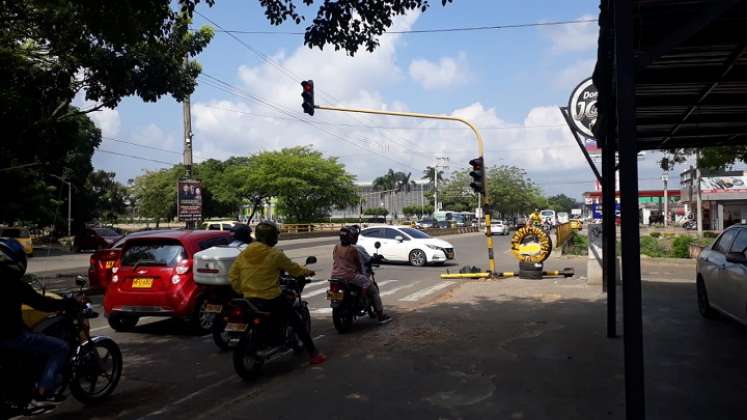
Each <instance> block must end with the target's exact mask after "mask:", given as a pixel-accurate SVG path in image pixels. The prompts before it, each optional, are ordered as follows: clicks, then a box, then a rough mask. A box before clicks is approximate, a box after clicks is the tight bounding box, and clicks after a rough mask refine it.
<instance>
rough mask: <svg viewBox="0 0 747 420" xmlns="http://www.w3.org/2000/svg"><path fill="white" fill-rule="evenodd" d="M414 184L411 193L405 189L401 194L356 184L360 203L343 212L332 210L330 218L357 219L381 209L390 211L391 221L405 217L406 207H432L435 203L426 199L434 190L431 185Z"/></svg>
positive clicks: (423, 182)
mask: <svg viewBox="0 0 747 420" xmlns="http://www.w3.org/2000/svg"><path fill="white" fill-rule="evenodd" d="M414 182H415V184H414V185H412V184H411V185H410V188H409V191H406V189H405V188H403V189H402V190H401V191H399V192H388V193H382V192H378V191H375V190H374V188H373V183H371V182H359V183H356V186H357V187H358V192H357V194H358V197H359V203H358V204H357V205H354V206H350V207H348V208H345V209H342V210H338V209H332V210H331V214H330V217H331V218H332V219H349V218H356V217H359V216H360V215H361V214H363V213H365V212H366V209H370V208H377V207H381V208H385V209H387V211H389V216H387V218H389V219H391V218H392V217H403V216H404V214H403V213H402V209H403V208H405V207H408V206H426V205H428V204H431V205H432V204H433V202H432V201H428V200H427V199H426V197H425V194H426V193H429V192H431V191H432V190H433V188H432V187H431V185H430V183H429V182H428V181H426V180H417V181H414Z"/></svg>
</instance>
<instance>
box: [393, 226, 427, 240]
mask: <svg viewBox="0 0 747 420" xmlns="http://www.w3.org/2000/svg"><path fill="white" fill-rule="evenodd" d="M400 230H401V231H402V232H404V233H406V234H408V235H410V236H411V237H412V238H414V239H428V238H430V237H431V236H430V235H428V234H427V233H425V232H423V231H420V230H417V229H413V228H402V229H400Z"/></svg>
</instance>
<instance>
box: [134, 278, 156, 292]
mask: <svg viewBox="0 0 747 420" xmlns="http://www.w3.org/2000/svg"><path fill="white" fill-rule="evenodd" d="M151 287H153V279H151V278H143V277H138V278H134V279H132V288H133V289H150V288H151Z"/></svg>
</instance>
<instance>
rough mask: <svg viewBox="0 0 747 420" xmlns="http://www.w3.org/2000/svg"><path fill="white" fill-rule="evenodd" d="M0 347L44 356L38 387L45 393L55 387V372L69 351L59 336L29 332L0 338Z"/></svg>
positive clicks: (62, 363)
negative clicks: (44, 361)
mask: <svg viewBox="0 0 747 420" xmlns="http://www.w3.org/2000/svg"><path fill="white" fill-rule="evenodd" d="M0 349H2V350H11V351H17V352H23V353H31V354H32V355H34V356H38V357H44V359H45V360H46V364H45V365H44V370H43V371H42V375H41V378H39V385H38V387H39V388H40V389H44V391H45V392H46V393H51V392H54V391H55V390H56V389H57V386H58V383H57V374H59V373H61V371H62V367H63V366H64V365H65V361H66V360H67V356H68V352H69V351H70V348H69V346H68V345H67V343H66V342H64V341H62V340H60V339H59V338H55V337H50V336H47V335H43V334H36V333H31V332H23V333H21V335H19V336H18V337H15V338H10V339H5V340H0Z"/></svg>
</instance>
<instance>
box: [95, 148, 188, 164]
mask: <svg viewBox="0 0 747 420" xmlns="http://www.w3.org/2000/svg"><path fill="white" fill-rule="evenodd" d="M96 151H97V152H101V153H107V154H110V155H115V156H122V157H126V158H130V159H137V160H145V161H148V162H155V163H160V164H163V165H168V166H174V165H176V164H177V163H176V162H166V161H163V160H158V159H149V158H144V157H142V156H135V155H128V154H126V153H119V152H113V151H111V150H104V149H96Z"/></svg>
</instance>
